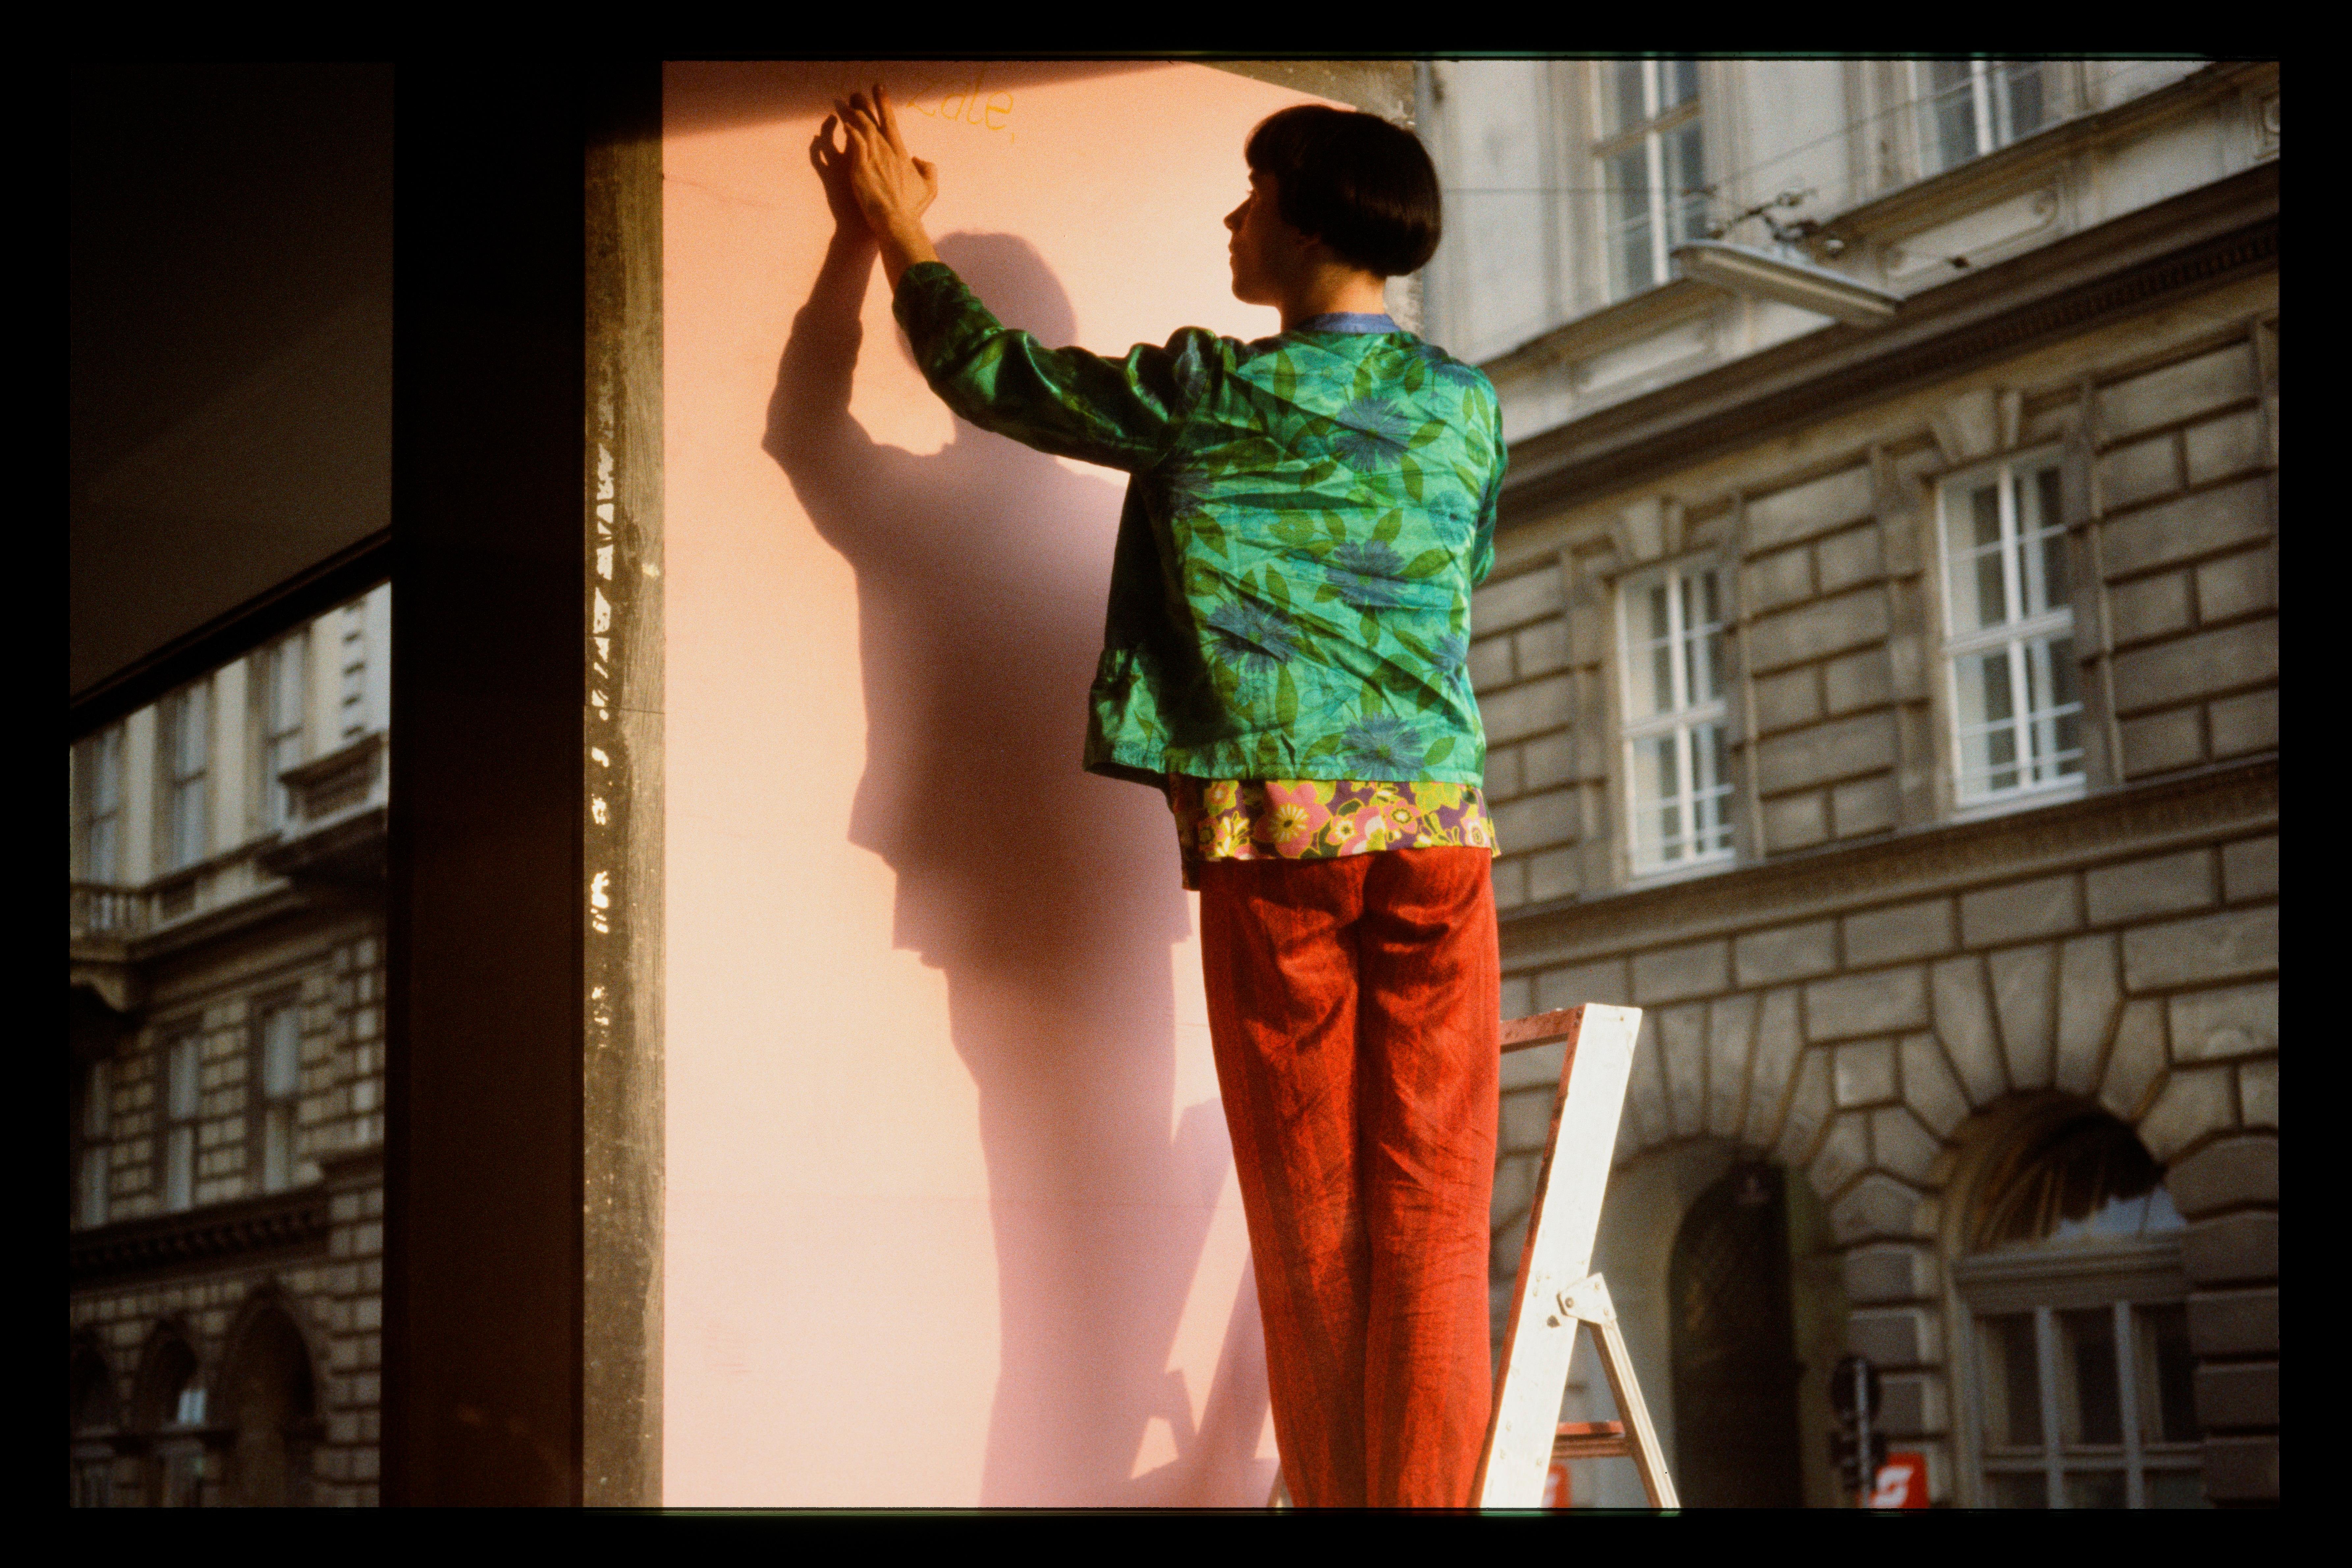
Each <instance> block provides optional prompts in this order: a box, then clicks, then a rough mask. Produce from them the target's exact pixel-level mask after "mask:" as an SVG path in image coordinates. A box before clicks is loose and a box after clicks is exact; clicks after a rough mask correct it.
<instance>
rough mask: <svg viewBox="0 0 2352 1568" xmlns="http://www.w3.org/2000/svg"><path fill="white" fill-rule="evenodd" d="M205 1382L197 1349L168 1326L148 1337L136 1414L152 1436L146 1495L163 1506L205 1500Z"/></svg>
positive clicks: (134, 1403) (140, 1427) (138, 1422)
mask: <svg viewBox="0 0 2352 1568" xmlns="http://www.w3.org/2000/svg"><path fill="white" fill-rule="evenodd" d="M131 1417H132V1420H133V1422H134V1424H135V1425H136V1426H137V1428H138V1430H139V1431H140V1432H141V1433H142V1435H144V1436H146V1437H147V1439H148V1442H149V1447H148V1451H147V1474H146V1477H145V1483H146V1484H145V1492H146V1498H145V1500H146V1501H147V1502H148V1503H149V1504H151V1505H155V1506H161V1507H163V1508H194V1507H196V1506H197V1505H198V1504H200V1503H201V1502H203V1501H204V1483H205V1443H204V1437H205V1385H204V1379H203V1375H202V1373H201V1370H200V1368H199V1367H198V1365H197V1363H196V1352H194V1350H193V1349H191V1348H190V1347H189V1345H188V1342H187V1340H186V1338H185V1337H184V1335H183V1334H181V1333H180V1332H178V1331H174V1330H173V1329H170V1328H166V1329H163V1330H160V1331H157V1333H156V1334H155V1336H154V1337H153V1338H152V1339H150V1340H149V1341H148V1342H147V1353H146V1356H145V1357H144V1359H143V1363H142V1365H141V1367H140V1369H139V1391H138V1394H136V1395H135V1396H134V1398H133V1399H132V1402H131Z"/></svg>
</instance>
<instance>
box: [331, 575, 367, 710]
mask: <svg viewBox="0 0 2352 1568" xmlns="http://www.w3.org/2000/svg"><path fill="white" fill-rule="evenodd" d="M341 613H342V648H341V668H342V677H343V680H342V691H341V696H340V698H339V700H338V702H337V705H336V712H337V714H338V716H339V718H340V721H341V722H340V724H339V726H338V728H339V729H340V731H341V741H352V740H356V739H358V738H359V737H360V736H362V735H364V734H366V733H367V730H368V689H367V658H368V645H367V601H366V600H365V599H364V598H360V599H353V600H352V602H351V603H350V604H348V605H344V606H343V607H342V612H341ZM341 741H339V742H338V743H339V744H340V743H341Z"/></svg>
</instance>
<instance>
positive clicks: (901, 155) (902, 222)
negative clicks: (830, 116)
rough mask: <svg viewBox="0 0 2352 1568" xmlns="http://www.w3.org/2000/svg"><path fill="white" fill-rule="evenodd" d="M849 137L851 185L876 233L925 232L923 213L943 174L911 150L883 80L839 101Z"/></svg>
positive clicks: (910, 234) (906, 234) (907, 234)
mask: <svg viewBox="0 0 2352 1568" xmlns="http://www.w3.org/2000/svg"><path fill="white" fill-rule="evenodd" d="M835 109H836V110H838V111H839V114H840V117H841V127H842V132H843V133H844V134H845V136H846V137H847V138H848V142H849V189H850V193H851V195H854V196H855V197H856V201H857V206H858V210H859V211H860V212H862V213H864V214H865V215H866V224H867V225H868V226H870V227H871V228H872V229H873V230H874V233H875V235H876V237H901V238H908V237H915V236H919V235H920V234H921V233H922V216H923V213H924V212H925V210H926V209H928V208H929V206H930V205H931V199H932V198H933V197H934V196H936V195H939V194H940V173H939V170H938V169H937V168H936V167H935V166H933V165H932V164H930V163H926V162H925V161H924V160H922V159H920V158H918V157H916V156H915V155H914V154H912V153H909V152H908V151H907V142H906V139H905V138H904V137H903V136H901V135H900V134H899V133H898V110H897V109H896V108H895V107H893V106H892V104H891V102H890V95H889V94H888V93H887V92H885V91H884V90H883V89H882V87H881V85H880V84H879V83H877V84H876V85H875V88H874V91H873V94H872V96H870V97H869V96H868V95H866V94H865V93H862V92H860V93H853V94H851V95H850V99H849V101H848V102H846V103H836V104H835Z"/></svg>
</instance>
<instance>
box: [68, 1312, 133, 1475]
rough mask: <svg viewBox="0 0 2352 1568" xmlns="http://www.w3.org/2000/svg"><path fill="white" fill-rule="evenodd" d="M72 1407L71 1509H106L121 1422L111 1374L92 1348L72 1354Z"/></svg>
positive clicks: (87, 1346)
mask: <svg viewBox="0 0 2352 1568" xmlns="http://www.w3.org/2000/svg"><path fill="white" fill-rule="evenodd" d="M72 1389H73V1407H72V1415H71V1426H70V1428H69V1432H68V1441H69V1443H70V1445H71V1449H70V1451H71V1455H72V1461H71V1462H72V1467H73V1477H72V1487H73V1489H72V1492H71V1494H70V1497H71V1500H72V1505H73V1506H74V1507H75V1508H106V1507H109V1506H110V1505H111V1504H112V1503H113V1501H114V1441H113V1439H114V1431H115V1427H116V1426H118V1425H119V1424H120V1422H121V1410H120V1409H119V1408H118V1405H117V1401H116V1398H115V1392H114V1373H113V1370H112V1369H111V1368H110V1367H109V1366H108V1365H107V1364H106V1357H105V1356H104V1355H103V1354H101V1353H100V1352H99V1349H98V1347H97V1346H96V1345H93V1344H88V1343H84V1344H79V1345H76V1346H75V1347H74V1352H73V1383H72Z"/></svg>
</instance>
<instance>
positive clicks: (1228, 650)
mask: <svg viewBox="0 0 2352 1568" xmlns="http://www.w3.org/2000/svg"><path fill="white" fill-rule="evenodd" d="M1209 632H1210V635H1211V636H1212V637H1214V638H1215V640H1216V644H1217V650H1218V651H1219V652H1220V653H1223V655H1224V656H1225V657H1226V658H1229V659H1231V660H1232V661H1233V662H1234V663H1235V664H1237V665H1240V666H1242V667H1243V668H1247V669H1271V668H1274V667H1275V666H1276V665H1278V664H1288V663H1289V662H1290V656H1291V653H1292V652H1293V646H1292V645H1293V644H1294V643H1295V642H1296V641H1297V636H1298V634H1297V631H1296V630H1294V629H1293V628H1292V626H1291V625H1290V623H1289V622H1288V621H1286V620H1285V619H1284V618H1283V617H1282V616H1278V615H1276V614H1275V613H1274V612H1273V611H1271V610H1268V609H1266V608H1265V607H1264V606H1262V605H1252V604H1245V603H1235V604H1230V605H1218V606H1217V609H1216V611H1215V613H1214V614H1213V615H1211V616H1209Z"/></svg>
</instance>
